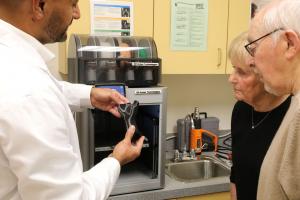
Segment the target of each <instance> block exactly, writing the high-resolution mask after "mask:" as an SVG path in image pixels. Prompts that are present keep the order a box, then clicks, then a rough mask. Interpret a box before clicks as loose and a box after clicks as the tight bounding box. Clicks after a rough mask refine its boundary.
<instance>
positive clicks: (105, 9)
mask: <svg viewBox="0 0 300 200" xmlns="http://www.w3.org/2000/svg"><path fill="white" fill-rule="evenodd" d="M90 8H91V33H95V34H98V35H110V36H111V35H115V36H130V35H133V3H132V2H118V1H107V0H91V6H90Z"/></svg>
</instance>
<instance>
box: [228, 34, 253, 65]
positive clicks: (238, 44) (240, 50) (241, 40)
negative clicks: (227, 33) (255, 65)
mask: <svg viewBox="0 0 300 200" xmlns="http://www.w3.org/2000/svg"><path fill="white" fill-rule="evenodd" d="M247 37H248V32H243V33H241V34H239V35H238V36H237V37H235V38H234V39H233V40H232V42H231V43H230V46H229V49H228V57H229V59H230V60H232V59H236V60H238V61H242V62H245V61H246V60H247V58H248V57H249V54H248V52H247V51H246V49H245V47H244V46H245V45H246V44H247V43H248V41H247Z"/></svg>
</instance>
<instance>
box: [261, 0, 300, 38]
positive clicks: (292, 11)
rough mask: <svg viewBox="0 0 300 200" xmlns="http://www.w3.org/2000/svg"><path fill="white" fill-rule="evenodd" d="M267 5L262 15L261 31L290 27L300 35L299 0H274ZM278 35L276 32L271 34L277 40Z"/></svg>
mask: <svg viewBox="0 0 300 200" xmlns="http://www.w3.org/2000/svg"><path fill="white" fill-rule="evenodd" d="M269 6H270V7H268V6H267V8H266V10H265V11H264V12H265V13H264V16H263V17H262V24H263V26H264V29H265V30H263V31H265V32H271V31H274V30H275V29H292V30H293V31H295V32H296V33H297V34H298V35H300V23H299V20H300V0H277V1H276V0H275V1H273V2H271V4H270V5H269ZM263 10H264V9H263ZM263 10H262V11H263ZM278 36H279V34H278V33H277V32H276V33H274V34H272V37H273V39H274V41H276V40H277V38H278Z"/></svg>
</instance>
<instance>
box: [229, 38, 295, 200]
mask: <svg viewBox="0 0 300 200" xmlns="http://www.w3.org/2000/svg"><path fill="white" fill-rule="evenodd" d="M246 42H247V33H246V32H245V33H242V34H241V35H239V36H238V37H236V38H235V40H234V41H233V42H232V43H231V46H230V49H229V58H230V60H231V63H232V65H233V68H234V71H233V73H232V74H231V75H230V77H229V82H230V83H231V84H232V85H233V89H234V95H235V98H236V99H237V100H238V101H237V103H236V104H235V106H234V109H233V112H232V121H231V131H232V153H233V159H232V161H233V166H232V170H231V176H230V181H231V197H232V200H235V199H240V200H247V199H249V200H255V199H256V194H257V185H258V178H259V170H260V166H261V163H262V161H263V159H264V156H265V154H266V152H267V150H268V148H269V146H270V144H271V142H272V140H273V137H274V135H275V133H276V131H277V129H278V127H279V125H280V123H281V121H282V119H283V117H284V115H285V113H286V111H287V109H288V107H289V104H290V101H291V98H289V97H288V95H284V96H275V95H273V94H270V93H268V92H266V91H265V89H264V85H263V83H262V82H261V81H260V80H259V79H260V78H259V76H258V75H257V74H256V73H254V71H253V68H252V67H250V61H251V56H250V55H249V54H248V53H247V51H246V50H245V48H244V45H245V43H246Z"/></svg>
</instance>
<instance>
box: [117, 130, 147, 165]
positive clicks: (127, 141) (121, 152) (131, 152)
mask: <svg viewBox="0 0 300 200" xmlns="http://www.w3.org/2000/svg"><path fill="white" fill-rule="evenodd" d="M134 132H135V127H134V126H130V127H129V129H128V130H127V132H126V135H125V138H124V139H123V140H122V141H121V142H119V143H118V144H117V145H116V146H115V148H114V151H113V152H112V156H113V157H114V158H115V159H117V160H118V161H119V162H120V165H125V164H127V163H129V162H131V161H133V160H135V159H136V158H137V157H139V155H140V154H141V150H142V147H143V142H144V139H145V137H144V136H142V137H140V138H139V139H138V140H137V141H136V142H135V143H134V144H133V143H132V142H131V139H132V137H133V134H134Z"/></svg>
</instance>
